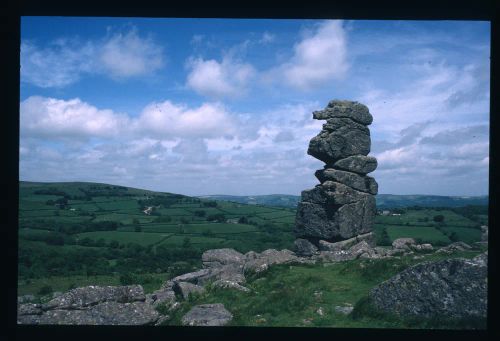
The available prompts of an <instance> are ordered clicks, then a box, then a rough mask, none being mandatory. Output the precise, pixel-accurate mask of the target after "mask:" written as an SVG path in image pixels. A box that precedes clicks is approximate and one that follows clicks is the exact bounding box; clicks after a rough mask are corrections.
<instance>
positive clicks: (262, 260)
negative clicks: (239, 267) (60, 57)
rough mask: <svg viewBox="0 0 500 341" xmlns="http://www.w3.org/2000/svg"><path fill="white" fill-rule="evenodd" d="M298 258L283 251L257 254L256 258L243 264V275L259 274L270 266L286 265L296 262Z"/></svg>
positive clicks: (268, 251)
mask: <svg viewBox="0 0 500 341" xmlns="http://www.w3.org/2000/svg"><path fill="white" fill-rule="evenodd" d="M298 260H299V258H298V257H297V256H296V255H295V253H294V252H292V251H290V250H287V249H284V250H281V251H278V250H275V249H269V250H265V251H263V252H262V253H260V254H258V255H257V257H256V258H254V259H250V260H248V261H247V262H245V266H244V272H245V273H259V272H263V271H266V270H267V269H268V268H269V267H270V266H271V265H277V264H287V263H293V262H297V261H298Z"/></svg>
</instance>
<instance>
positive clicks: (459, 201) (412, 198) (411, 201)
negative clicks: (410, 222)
mask: <svg viewBox="0 0 500 341" xmlns="http://www.w3.org/2000/svg"><path fill="white" fill-rule="evenodd" d="M376 200H377V207H378V208H392V207H408V206H421V207H461V206H467V205H488V196H486V195H485V196H477V197H469V196H453V197H451V196H441V195H394V194H378V195H377V196H376Z"/></svg>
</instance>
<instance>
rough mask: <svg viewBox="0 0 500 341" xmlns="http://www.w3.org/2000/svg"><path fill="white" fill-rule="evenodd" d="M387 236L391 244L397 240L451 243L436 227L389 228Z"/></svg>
mask: <svg viewBox="0 0 500 341" xmlns="http://www.w3.org/2000/svg"><path fill="white" fill-rule="evenodd" d="M387 234H388V235H389V238H390V239H391V242H392V241H394V240H395V239H397V238H419V239H421V240H422V242H423V243H431V244H433V243H436V242H438V241H441V242H443V243H450V242H451V241H450V240H449V239H448V237H447V236H446V235H444V234H443V233H442V232H440V231H438V230H437V229H435V228H434V227H427V226H418V227H415V226H387Z"/></svg>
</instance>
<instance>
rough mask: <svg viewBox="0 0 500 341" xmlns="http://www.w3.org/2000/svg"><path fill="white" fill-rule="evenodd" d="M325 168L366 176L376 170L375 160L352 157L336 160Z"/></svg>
mask: <svg viewBox="0 0 500 341" xmlns="http://www.w3.org/2000/svg"><path fill="white" fill-rule="evenodd" d="M327 167H329V168H336V169H341V170H345V171H348V172H354V173H358V174H362V175H366V174H368V173H371V172H373V171H374V170H375V169H377V159H376V158H374V157H373V156H365V155H353V156H349V157H346V158H345V159H342V160H338V161H336V162H335V163H333V164H332V165H328V166H327Z"/></svg>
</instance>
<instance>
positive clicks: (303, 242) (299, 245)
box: [293, 238, 318, 257]
mask: <svg viewBox="0 0 500 341" xmlns="http://www.w3.org/2000/svg"><path fill="white" fill-rule="evenodd" d="M293 244H294V248H295V250H294V251H295V254H297V255H299V256H305V257H309V256H312V255H313V254H315V253H317V252H318V248H317V247H316V245H314V244H313V243H311V242H310V241H308V240H307V239H301V238H298V239H295V241H294V243H293Z"/></svg>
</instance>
